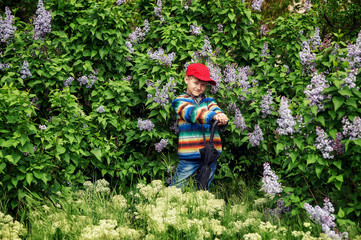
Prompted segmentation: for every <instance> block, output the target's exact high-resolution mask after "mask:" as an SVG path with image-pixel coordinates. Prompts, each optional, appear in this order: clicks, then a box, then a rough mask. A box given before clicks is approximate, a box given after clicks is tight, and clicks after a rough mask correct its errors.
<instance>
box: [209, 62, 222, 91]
mask: <svg viewBox="0 0 361 240" xmlns="http://www.w3.org/2000/svg"><path fill="white" fill-rule="evenodd" d="M207 63H208V64H207V65H208V69H209V73H210V77H211V78H212V79H213V80H214V81H215V82H216V85H215V86H213V85H212V89H211V93H213V94H215V93H217V92H218V91H219V89H220V85H219V84H220V83H221V81H222V70H221V68H220V67H219V66H218V65H217V64H214V63H212V62H211V61H208V62H207Z"/></svg>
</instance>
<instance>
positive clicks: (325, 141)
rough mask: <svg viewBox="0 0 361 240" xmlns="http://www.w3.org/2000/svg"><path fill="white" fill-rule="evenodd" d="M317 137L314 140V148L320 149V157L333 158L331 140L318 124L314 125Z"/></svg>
mask: <svg viewBox="0 0 361 240" xmlns="http://www.w3.org/2000/svg"><path fill="white" fill-rule="evenodd" d="M316 134H317V138H316V140H315V146H316V149H318V150H320V151H321V153H322V157H323V158H325V159H333V158H334V156H333V155H332V154H331V152H332V151H333V147H332V141H331V140H330V139H329V138H328V136H327V134H326V133H325V131H324V130H323V129H322V128H320V127H319V126H317V127H316Z"/></svg>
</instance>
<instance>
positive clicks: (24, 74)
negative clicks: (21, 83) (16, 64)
mask: <svg viewBox="0 0 361 240" xmlns="http://www.w3.org/2000/svg"><path fill="white" fill-rule="evenodd" d="M31 76H32V74H31V72H30V70H29V63H28V61H24V62H23V65H22V67H21V70H20V77H21V78H22V79H26V78H29V77H31Z"/></svg>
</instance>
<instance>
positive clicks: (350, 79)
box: [344, 68, 358, 89]
mask: <svg viewBox="0 0 361 240" xmlns="http://www.w3.org/2000/svg"><path fill="white" fill-rule="evenodd" d="M357 72H358V68H354V69H352V70H351V71H349V72H348V73H347V77H346V78H345V79H344V82H345V83H344V85H345V86H348V88H349V89H352V88H355V87H356V75H357Z"/></svg>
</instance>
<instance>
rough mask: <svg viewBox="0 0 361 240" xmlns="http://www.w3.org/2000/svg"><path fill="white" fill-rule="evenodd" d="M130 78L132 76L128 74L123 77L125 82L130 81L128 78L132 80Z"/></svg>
mask: <svg viewBox="0 0 361 240" xmlns="http://www.w3.org/2000/svg"><path fill="white" fill-rule="evenodd" d="M132 79H133V76H131V75H128V76H126V77H125V78H124V80H125V81H127V82H130V80H132Z"/></svg>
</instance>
